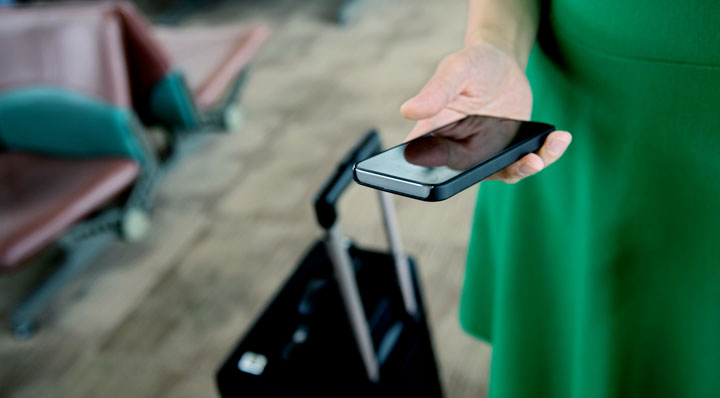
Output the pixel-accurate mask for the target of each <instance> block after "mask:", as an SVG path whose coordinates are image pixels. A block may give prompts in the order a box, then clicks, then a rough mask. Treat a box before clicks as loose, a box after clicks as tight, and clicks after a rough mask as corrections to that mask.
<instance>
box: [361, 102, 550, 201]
mask: <svg viewBox="0 0 720 398" xmlns="http://www.w3.org/2000/svg"><path fill="white" fill-rule="evenodd" d="M554 130H555V128H554V127H553V126H551V125H549V124H545V123H537V122H526V121H520V120H513V119H504V118H496V117H492V116H481V115H471V116H468V117H466V118H464V119H462V120H459V121H456V122H453V123H451V124H449V125H447V126H443V127H441V128H439V129H436V130H434V131H431V132H430V133H427V134H425V135H423V136H421V137H419V138H416V139H414V140H412V141H409V142H406V143H404V144H401V145H399V146H396V147H394V148H391V149H388V150H387V151H384V152H381V153H379V154H377V155H375V156H373V157H371V158H369V159H366V160H363V161H361V162H358V163H357V164H356V165H355V167H354V173H353V176H354V178H355V180H356V181H357V182H358V183H360V184H362V185H366V186H370V187H373V188H376V189H380V190H384V191H388V192H392V193H397V194H400V195H404V196H409V197H412V198H415V199H420V200H426V201H438V200H444V199H447V198H449V197H451V196H453V195H455V194H456V193H458V192H460V191H462V190H464V189H466V188H468V187H470V186H472V185H474V184H476V183H478V182H480V181H482V180H484V179H485V178H487V177H489V176H491V175H493V174H494V173H496V172H498V171H499V170H502V169H504V168H505V167H507V166H509V165H511V164H513V163H514V162H516V161H517V160H519V159H521V158H522V157H523V156H525V155H527V154H528V153H531V152H533V151H536V150H538V149H540V148H541V147H542V145H543V143H544V142H545V138H546V137H547V136H548V135H549V134H550V133H551V132H553V131H554Z"/></svg>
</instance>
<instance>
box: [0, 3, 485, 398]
mask: <svg viewBox="0 0 720 398" xmlns="http://www.w3.org/2000/svg"><path fill="white" fill-rule="evenodd" d="M465 3H466V2H465V1H463V0H452V1H451V0H443V1H437V0H365V1H363V2H360V3H358V6H357V7H356V9H355V10H354V12H353V16H354V18H355V19H356V20H355V22H354V23H353V24H352V25H350V26H347V27H339V26H336V25H334V24H333V23H331V22H329V21H328V20H327V16H328V15H330V14H331V13H330V12H329V11H328V8H327V7H328V6H332V5H333V4H335V2H334V1H330V0H315V1H305V0H304V1H293V0H268V1H263V2H252V1H249V0H244V1H232V2H231V1H227V2H224V3H220V4H219V5H217V6H213V7H208V8H206V9H205V11H204V12H203V13H202V14H200V15H197V16H194V17H192V19H191V20H190V21H189V22H190V23H192V24H205V23H213V24H220V23H233V22H236V21H240V20H246V19H249V18H262V19H265V20H266V21H268V22H270V23H271V25H272V26H273V31H274V35H273V37H272V39H271V41H270V42H269V44H268V45H267V46H266V48H265V49H264V50H263V52H262V53H261V54H260V57H259V58H258V60H257V62H256V63H255V65H254V68H253V73H252V75H251V78H250V80H249V81H248V85H247V90H246V92H245V96H244V107H245V112H246V118H247V122H246V124H245V126H244V127H243V129H242V130H241V131H238V132H236V133H234V134H229V135H217V136H213V137H212V138H210V139H208V140H206V141H205V142H204V143H203V144H202V145H201V146H200V147H199V148H198V149H197V150H196V151H195V152H193V153H192V155H190V156H189V157H188V158H186V159H184V162H182V163H181V164H179V166H178V168H177V169H176V170H174V172H173V173H172V174H171V175H170V176H169V178H168V179H167V180H166V181H165V182H164V185H163V187H162V190H161V192H160V194H159V198H158V206H157V211H156V214H155V220H154V224H153V229H152V235H151V237H150V238H149V239H148V240H147V241H145V242H143V243H141V244H138V245H126V244H120V243H118V244H115V245H113V246H112V247H111V249H110V250H108V251H107V252H106V253H104V254H103V255H102V256H101V257H100V258H98V259H97V260H96V261H94V264H93V267H92V268H91V270H89V271H88V272H86V273H85V275H84V276H83V278H81V279H80V280H78V281H77V282H76V283H74V284H73V286H71V287H70V288H68V289H67V290H66V291H65V293H64V294H63V295H62V297H61V298H60V299H59V300H58V301H57V303H56V305H55V306H54V308H53V311H52V312H51V313H50V314H48V316H46V317H45V318H44V321H45V322H44V324H43V328H42V330H41V331H40V333H39V334H38V335H36V336H35V337H34V338H32V339H31V340H28V341H23V342H18V341H15V340H13V339H12V337H11V336H10V335H9V333H8V332H7V331H2V332H0V397H5V396H9V397H164V396H169V397H212V396H215V395H216V392H215V387H214V381H213V377H214V372H215V370H216V368H217V366H218V365H219V364H220V362H221V361H222V360H223V359H224V357H225V355H226V354H227V353H228V352H229V350H230V349H231V347H232V346H233V345H234V344H235V342H236V340H237V339H238V337H239V336H240V335H241V334H242V333H243V331H244V330H245V329H246V328H247V327H248V325H249V324H250V322H251V321H252V320H253V317H254V316H255V315H256V314H257V313H258V311H259V310H261V309H262V307H263V305H264V303H265V302H266V300H267V299H268V298H269V297H270V296H271V295H272V294H273V292H274V290H275V289H276V288H278V286H280V284H281V283H282V282H283V280H284V278H285V277H286V276H287V275H288V273H289V272H290V271H291V270H292V268H293V266H294V265H295V263H296V262H297V260H299V258H300V257H301V256H302V254H303V252H304V251H305V249H306V248H307V247H308V246H309V245H310V244H311V243H312V242H313V241H314V240H315V239H317V238H318V237H319V236H320V234H321V232H320V229H319V228H318V227H317V226H316V225H315V223H314V219H313V213H312V211H311V206H310V202H311V200H312V197H313V195H314V193H315V191H316V190H317V188H318V187H319V186H320V184H321V183H322V182H323V180H324V178H325V177H326V176H327V175H328V174H329V173H330V171H331V169H332V168H333V167H334V165H335V163H336V162H337V161H338V160H339V158H340V157H341V156H342V155H343V153H344V152H345V151H346V150H347V149H348V148H350V147H351V146H352V144H353V143H354V142H355V141H356V140H357V139H358V138H359V137H361V136H362V134H363V133H364V132H365V131H366V130H367V129H368V128H370V127H377V128H379V130H380V132H381V133H382V137H383V140H384V142H385V144H386V145H389V144H393V143H396V142H398V141H400V140H401V139H402V138H403V137H404V135H405V133H406V132H407V131H408V129H409V128H410V127H411V123H409V122H408V121H405V120H403V119H402V118H401V116H400V114H399V112H398V108H399V106H400V104H401V103H402V102H403V101H404V100H405V99H406V98H408V97H409V96H411V95H412V94H414V93H415V91H416V90H417V89H418V88H419V87H420V86H421V85H422V83H423V82H424V79H426V78H427V77H428V76H429V75H430V74H431V73H432V71H433V69H434V66H435V64H436V63H437V61H438V60H439V59H440V57H441V56H442V55H444V54H446V53H449V52H451V51H452V50H454V49H455V48H457V47H458V46H459V45H460V43H461V40H462V32H463V29H464V24H465V14H464V8H465ZM474 197H475V191H474V190H472V191H468V192H465V193H463V194H461V195H459V196H457V197H455V198H453V199H451V200H448V201H446V202H441V203H422V202H418V201H413V200H408V199H398V200H397V207H398V211H399V218H400V223H401V229H402V233H403V237H404V239H405V244H406V247H407V250H408V251H409V252H410V253H411V254H412V255H413V256H414V257H416V258H417V260H418V262H419V266H420V271H421V277H422V280H423V283H424V288H425V295H426V300H427V302H428V306H429V312H430V317H431V320H432V325H431V327H432V330H433V333H434V337H435V339H436V351H437V354H438V356H439V360H440V366H441V368H442V369H441V371H442V377H443V381H444V383H445V388H446V393H447V395H448V396H449V397H478V396H485V395H486V389H487V377H488V366H489V359H490V348H489V346H488V345H486V344H484V343H481V342H478V341H476V340H473V339H472V338H470V337H468V336H467V335H465V334H464V333H463V332H462V331H461V330H460V326H459V324H458V321H457V302H458V297H459V292H460V287H461V285H462V280H463V272H464V264H463V262H464V259H465V250H466V241H467V237H468V233H469V228H470V222H471V218H472V207H473V203H474ZM341 217H342V224H343V227H344V229H345V230H346V232H347V233H348V234H349V235H351V236H353V237H354V238H355V239H356V240H357V241H358V242H360V243H361V244H365V245H370V246H377V247H385V245H384V236H383V234H382V229H381V220H380V216H379V208H378V206H377V204H376V201H375V194H374V192H372V191H370V190H368V189H363V188H359V187H354V188H352V189H351V190H350V191H349V193H348V195H347V196H346V197H345V198H344V199H343V201H342V202H341ZM33 268H34V269H31V268H28V269H26V270H25V271H23V272H20V273H18V274H14V275H10V276H3V277H2V278H0V291H1V292H3V294H2V295H1V296H2V297H0V315H1V316H7V312H8V308H9V307H10V305H12V303H13V302H14V300H17V299H18V298H19V297H20V295H21V294H22V293H23V292H24V291H27V289H28V288H29V286H30V285H31V283H32V281H33V279H34V278H35V277H36V275H37V274H38V272H39V271H38V270H37V269H38V268H42V267H33Z"/></svg>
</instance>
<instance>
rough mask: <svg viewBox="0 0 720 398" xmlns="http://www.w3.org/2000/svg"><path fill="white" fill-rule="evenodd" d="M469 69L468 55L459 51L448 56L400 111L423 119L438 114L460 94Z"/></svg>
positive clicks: (404, 114) (404, 115) (413, 117)
mask: <svg viewBox="0 0 720 398" xmlns="http://www.w3.org/2000/svg"><path fill="white" fill-rule="evenodd" d="M469 71H470V61H469V59H468V57H466V56H464V55H462V54H459V53H456V54H453V55H450V56H448V57H446V58H445V59H444V60H442V62H440V65H438V68H437V70H436V71H435V74H433V76H432V77H431V78H430V80H429V81H428V82H427V83H426V84H425V86H424V87H423V88H422V90H420V92H419V93H418V94H417V95H416V96H414V97H413V98H410V99H409V100H407V101H406V102H405V103H404V104H403V105H402V107H401V108H400V113H402V115H403V117H405V118H406V119H410V120H422V119H427V118H429V117H433V116H435V115H437V114H438V113H440V111H442V110H443V109H444V108H445V107H446V106H447V105H448V104H449V103H450V101H452V100H453V99H454V98H455V97H456V96H457V95H458V94H460V92H461V91H462V89H463V88H464V85H465V82H466V80H467V77H468V76H469Z"/></svg>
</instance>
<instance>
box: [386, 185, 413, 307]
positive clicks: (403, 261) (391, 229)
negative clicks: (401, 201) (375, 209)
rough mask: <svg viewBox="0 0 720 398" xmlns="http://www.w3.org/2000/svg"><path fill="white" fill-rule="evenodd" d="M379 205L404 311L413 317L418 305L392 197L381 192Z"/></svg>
mask: <svg viewBox="0 0 720 398" xmlns="http://www.w3.org/2000/svg"><path fill="white" fill-rule="evenodd" d="M380 204H381V206H382V212H383V221H384V222H385V232H386V234H387V239H388V243H389V245H390V247H391V249H392V253H393V257H394V258H395V271H396V273H397V276H398V282H399V283H400V290H401V292H402V297H403V302H404V303H405V310H406V311H407V313H408V314H410V315H413V316H414V315H415V314H416V313H417V309H418V305H417V300H416V299H415V289H414V288H413V283H412V278H411V277H410V264H409V263H408V258H407V255H406V254H405V250H404V249H403V246H402V239H401V238H400V228H399V227H398V222H397V216H396V213H395V205H394V203H393V199H392V195H390V194H389V193H387V192H382V191H381V192H380Z"/></svg>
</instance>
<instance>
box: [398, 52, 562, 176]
mask: <svg viewBox="0 0 720 398" xmlns="http://www.w3.org/2000/svg"><path fill="white" fill-rule="evenodd" d="M531 110H532V92H531V91H530V84H529V83H528V80H527V77H526V76H525V72H524V71H523V69H522V68H521V67H520V65H519V63H518V62H517V61H516V60H515V58H513V56H511V55H510V53H509V52H506V51H504V50H502V49H500V48H498V47H496V46H494V45H492V44H487V43H481V44H475V45H473V46H469V47H466V48H464V49H463V50H461V51H458V52H456V53H454V54H451V55H449V56H447V57H445V59H443V60H442V61H441V62H440V65H439V66H438V68H437V70H436V71H435V74H434V75H433V76H432V77H431V78H430V80H429V81H428V82H427V83H426V84H425V86H424V87H423V88H422V90H420V93H418V94H417V95H416V96H415V97H413V98H411V99H409V100H408V101H407V102H405V104H403V106H402V108H401V112H402V114H403V116H404V117H406V118H407V119H410V120H417V123H416V124H415V127H414V128H413V129H412V130H411V131H410V133H409V134H408V136H407V138H406V140H410V139H413V138H417V137H419V136H421V135H423V134H425V133H427V132H429V131H431V130H434V129H436V128H438V127H441V126H444V125H446V124H448V123H451V122H454V121H456V120H459V119H462V118H463V117H465V116H467V115H471V114H480V115H490V116H499V117H507V118H512V119H520V120H528V119H529V117H530V112H531ZM571 140H572V136H571V135H570V133H568V132H565V131H555V132H552V133H550V135H548V137H547V139H546V141H545V144H544V145H543V146H542V148H540V150H539V151H538V152H537V153H530V154H527V155H525V156H524V157H523V158H521V159H520V160H518V161H517V162H515V163H513V164H511V165H510V166H508V167H506V168H504V169H503V170H500V171H499V172H497V173H495V174H494V175H492V176H490V177H488V178H487V179H488V180H501V181H503V182H506V183H511V184H513V183H516V182H518V181H520V180H521V179H523V178H525V177H527V176H530V175H533V174H535V173H537V172H539V171H540V170H542V169H543V168H545V167H547V166H549V165H550V164H552V163H553V162H554V161H556V160H557V159H558V158H559V157H560V156H562V154H563V153H564V152H565V149H567V147H568V145H569V144H570V141H571Z"/></svg>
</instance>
